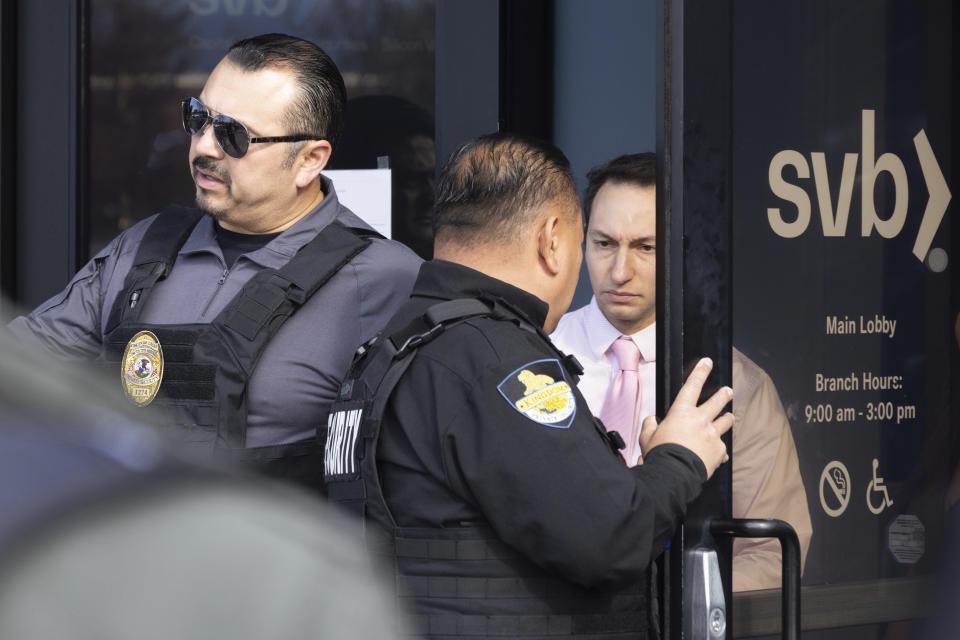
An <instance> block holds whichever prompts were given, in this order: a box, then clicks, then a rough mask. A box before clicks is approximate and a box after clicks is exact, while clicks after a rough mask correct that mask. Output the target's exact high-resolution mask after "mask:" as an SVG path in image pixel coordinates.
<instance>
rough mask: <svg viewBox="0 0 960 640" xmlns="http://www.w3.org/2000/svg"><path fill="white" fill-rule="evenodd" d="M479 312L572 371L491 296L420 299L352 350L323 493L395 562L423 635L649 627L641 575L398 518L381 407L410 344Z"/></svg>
mask: <svg viewBox="0 0 960 640" xmlns="http://www.w3.org/2000/svg"><path fill="white" fill-rule="evenodd" d="M477 317H491V318H494V319H497V320H502V321H505V322H512V323H514V324H516V325H517V326H518V328H520V329H522V330H526V331H531V332H533V333H536V334H538V335H540V336H542V337H543V339H544V341H545V343H546V344H547V345H549V347H550V348H551V349H552V350H554V351H555V352H556V354H557V356H558V358H560V362H561V363H563V366H564V368H565V369H566V370H567V372H568V373H570V374H572V376H571V378H572V379H573V380H576V379H577V377H578V376H579V374H580V373H582V371H583V370H582V368H580V365H579V363H577V362H576V359H575V358H573V357H571V356H567V355H564V354H563V353H561V352H560V351H558V350H557V349H556V348H555V347H554V346H553V344H552V343H550V341H549V339H547V338H546V336H545V335H544V334H543V332H542V331H541V330H540V329H538V328H536V327H534V326H533V325H531V324H530V323H529V322H528V321H527V320H526V319H525V318H524V317H523V316H522V315H521V314H520V313H519V312H517V311H515V310H514V309H512V308H510V307H508V306H506V305H505V304H503V302H502V301H501V300H497V301H481V300H477V299H461V300H451V301H448V302H442V303H439V304H436V305H434V306H432V307H430V308H429V309H428V310H427V312H426V313H425V314H424V315H423V316H421V317H419V318H417V319H415V320H414V321H413V322H411V323H410V324H409V325H408V326H407V327H406V328H404V329H402V330H400V331H398V332H396V333H394V334H393V335H391V336H388V337H383V336H382V337H380V338H379V339H374V340H373V341H371V342H369V343H368V344H366V345H364V346H363V347H361V348H360V350H359V351H358V352H357V356H356V357H355V359H354V363H353V366H352V367H351V369H350V372H349V373H348V374H347V376H346V378H345V380H344V383H343V386H342V387H341V389H340V394H339V397H338V399H337V402H336V403H334V406H333V409H332V410H331V413H330V417H329V420H328V425H327V440H326V446H325V458H324V463H325V476H324V480H325V482H326V483H327V491H328V495H329V498H330V500H331V501H335V502H338V503H339V504H341V505H342V506H343V507H344V508H345V509H346V510H347V511H348V512H351V513H353V514H355V515H356V516H358V517H359V518H361V519H362V520H361V522H364V523H366V526H365V531H364V534H365V537H366V541H367V544H368V546H369V547H370V548H371V550H372V552H373V553H374V555H377V556H380V557H381V558H386V563H387V566H392V567H393V568H394V571H395V574H396V575H395V577H396V580H395V583H396V595H397V597H398V599H399V601H400V605H401V606H402V607H404V608H405V609H406V610H408V611H410V612H412V614H413V616H414V623H415V626H416V627H417V628H418V629H419V631H420V633H421V634H423V635H424V636H426V637H428V638H433V639H435V640H436V639H444V638H460V637H479V638H484V637H497V638H544V637H553V636H558V637H559V636H562V637H572V638H578V639H581V640H593V639H596V640H600V639H604V640H609V639H610V638H652V637H657V635H658V634H657V632H656V628H657V625H656V613H655V611H654V609H655V601H654V599H653V597H652V596H651V593H652V592H651V581H650V580H649V579H644V580H641V581H640V582H639V584H638V585H636V586H635V587H633V588H628V589H616V590H612V589H611V590H602V589H586V588H583V587H580V586H578V585H576V584H574V583H572V582H569V581H567V580H564V579H562V578H560V577H558V576H557V575H555V574H553V573H550V572H547V571H546V570H544V569H542V568H541V567H539V566H538V565H536V564H534V563H533V562H531V561H530V560H528V559H526V558H525V557H523V556H521V555H520V554H519V553H518V552H517V551H515V550H514V549H512V548H511V547H509V546H508V545H507V544H505V543H504V542H502V541H501V540H499V539H498V538H497V536H496V534H495V533H494V532H493V531H492V529H491V528H490V527H489V526H485V525H480V526H465V527H454V528H443V529H441V528H413V527H400V526H398V525H397V524H396V521H395V520H394V518H393V515H392V514H391V513H390V509H389V508H388V506H387V504H386V501H385V499H384V497H383V491H382V489H381V487H380V481H379V475H378V473H377V468H376V457H377V456H376V452H377V442H378V440H379V437H380V425H381V421H382V419H383V413H384V409H385V408H386V405H387V403H388V401H389V399H390V396H391V394H392V392H393V389H394V388H395V387H396V385H397V383H398V382H399V380H400V378H401V377H402V376H403V374H404V372H405V371H406V370H407V368H408V367H409V366H410V364H411V363H412V362H413V360H414V358H415V357H416V353H417V350H418V349H419V348H420V347H422V346H423V345H424V344H427V343H428V342H430V341H431V340H433V339H434V338H435V337H436V336H437V335H439V334H440V333H441V332H443V331H446V330H449V329H450V328H451V327H453V326H454V325H456V324H458V323H460V322H463V321H465V320H468V319H471V318H477ZM595 424H596V426H597V430H598V432H600V434H601V436H602V437H604V438H605V439H606V440H607V441H608V442H609V443H610V446H611V447H612V448H614V449H618V448H622V447H623V441H622V440H621V439H619V435H618V434H616V432H612V433H609V434H608V432H607V431H606V429H604V428H603V426H602V424H600V423H599V421H595ZM583 543H584V545H589V544H591V542H590V541H589V540H584V541H583Z"/></svg>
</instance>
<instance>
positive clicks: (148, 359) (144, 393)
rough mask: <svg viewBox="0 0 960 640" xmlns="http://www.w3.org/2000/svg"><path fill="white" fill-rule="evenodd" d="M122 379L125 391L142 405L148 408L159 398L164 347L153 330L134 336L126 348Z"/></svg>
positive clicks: (132, 399)
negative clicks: (162, 347)
mask: <svg viewBox="0 0 960 640" xmlns="http://www.w3.org/2000/svg"><path fill="white" fill-rule="evenodd" d="M122 362H123V365H122V366H123V368H122V369H121V371H120V379H121V381H122V383H123V392H124V394H125V395H126V396H127V398H129V399H130V401H131V402H132V403H133V404H135V405H137V406H138V407H145V406H147V405H148V404H150V403H151V402H153V399H154V398H155V397H157V391H159V390H160V382H161V381H162V380H163V349H161V348H160V341H159V340H158V339H157V336H155V335H154V334H153V333H151V332H150V331H141V332H140V333H138V334H137V335H135V336H133V337H132V338H130V342H128V343H127V347H126V348H125V349H124V350H123V360H122Z"/></svg>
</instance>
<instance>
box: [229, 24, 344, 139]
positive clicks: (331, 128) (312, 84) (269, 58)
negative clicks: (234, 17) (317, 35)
mask: <svg viewBox="0 0 960 640" xmlns="http://www.w3.org/2000/svg"><path fill="white" fill-rule="evenodd" d="M227 59H228V60H230V62H232V63H233V64H235V65H237V66H239V67H240V68H242V69H244V70H246V71H259V70H260V69H264V68H270V67H276V68H280V69H284V70H287V71H290V72H291V73H293V75H294V77H295V78H296V79H297V83H298V84H299V85H300V97H299V98H298V99H297V100H295V101H294V103H293V105H291V107H290V110H289V111H288V112H287V113H286V114H285V116H284V122H285V124H286V125H287V126H288V127H290V129H291V130H290V131H289V132H288V133H289V134H290V135H295V134H308V135H316V136H317V137H319V138H322V139H324V140H327V141H328V142H329V143H330V145H331V146H332V147H336V146H337V141H338V140H339V139H340V133H341V132H342V131H343V110H344V105H345V104H346V102H347V88H346V86H344V84H343V76H341V75H340V70H339V69H338V68H337V65H336V64H335V63H334V62H333V60H332V59H331V58H330V56H328V55H327V54H326V52H325V51H324V50H323V49H321V48H320V47H318V46H317V45H315V44H313V43H312V42H309V41H307V40H302V39H300V38H295V37H293V36H288V35H286V34H283V33H267V34H264V35H260V36H254V37H252V38H246V39H244V40H240V41H238V42H236V43H234V44H233V45H232V46H231V47H230V50H229V51H228V52H227Z"/></svg>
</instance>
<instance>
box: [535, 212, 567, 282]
mask: <svg viewBox="0 0 960 640" xmlns="http://www.w3.org/2000/svg"><path fill="white" fill-rule="evenodd" d="M560 227H561V225H560V218H559V217H558V216H555V215H548V216H544V217H543V218H541V219H540V223H539V225H538V228H537V251H539V253H540V263H541V264H543V267H544V268H545V269H546V270H547V271H548V272H549V273H550V274H551V275H556V274H558V273H560V255H559V254H560Z"/></svg>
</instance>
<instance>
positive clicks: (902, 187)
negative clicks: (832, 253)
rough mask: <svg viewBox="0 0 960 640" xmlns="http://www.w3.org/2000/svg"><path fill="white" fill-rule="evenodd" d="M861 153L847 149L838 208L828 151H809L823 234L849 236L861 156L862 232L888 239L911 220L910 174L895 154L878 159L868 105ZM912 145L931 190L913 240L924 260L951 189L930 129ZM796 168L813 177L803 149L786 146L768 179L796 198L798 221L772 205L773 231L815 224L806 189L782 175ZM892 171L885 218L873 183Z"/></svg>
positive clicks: (791, 234)
mask: <svg viewBox="0 0 960 640" xmlns="http://www.w3.org/2000/svg"><path fill="white" fill-rule="evenodd" d="M861 131H862V135H861V153H860V154H859V156H858V154H856V153H845V154H844V157H843V167H842V173H841V177H840V190H839V195H838V197H837V206H836V209H834V207H833V202H832V199H831V189H830V184H829V180H828V177H827V160H826V154H825V153H823V152H820V151H814V152H812V153H811V154H810V161H811V163H812V164H813V179H814V185H815V186H816V191H817V204H818V205H819V209H820V221H821V225H822V227H823V235H824V236H845V235H846V234H847V222H848V219H849V216H850V203H851V200H852V198H853V186H854V182H855V179H856V171H857V164H858V160H859V161H860V162H861V170H860V171H861V180H860V203H861V204H860V234H861V235H862V236H863V237H865V238H866V237H869V236H870V235H871V234H872V233H873V231H874V229H876V231H877V233H879V234H880V235H881V236H883V237H884V238H893V237H895V236H897V235H898V234H899V233H900V232H901V231H902V230H903V226H904V224H905V223H906V220H907V204H908V202H909V195H910V193H909V187H908V186H907V172H906V169H905V167H904V164H903V161H902V160H901V159H900V157H899V156H897V155H896V154H893V153H884V154H882V155H881V156H880V157H879V158H878V157H876V148H875V133H874V111H873V110H872V109H864V110H863V112H862V128H861ZM913 145H914V147H915V149H916V151H917V159H918V160H919V161H920V169H921V170H922V171H923V179H924V182H925V183H926V186H927V191H928V192H929V198H928V200H927V206H926V208H925V209H924V212H923V219H922V220H921V222H920V230H919V231H918V232H917V237H916V240H915V241H914V243H913V255H915V256H916V257H917V259H918V260H920V261H923V260H924V259H925V258H926V257H927V252H928V251H930V245H931V244H932V243H933V237H934V236H935V235H936V233H937V229H939V228H940V223H941V222H942V221H943V217H944V214H945V213H946V211H947V205H948V204H949V203H950V198H951V195H950V189H949V187H948V186H947V181H946V180H945V179H944V177H943V171H942V170H941V169H940V165H939V163H938V162H937V158H936V156H934V155H933V149H932V148H931V147H930V141H929V140H927V134H926V132H925V131H924V130H923V129H921V130H920V132H919V133H917V135H915V136H914V137H913ZM788 165H789V166H792V167H793V168H794V169H795V170H796V172H797V178H798V179H801V180H805V179H808V178H809V177H810V165H809V164H808V163H807V159H806V158H805V157H804V156H803V154H801V153H800V152H799V151H794V150H793V149H784V150H783V151H780V152H779V153H777V154H776V155H775V156H773V159H772V160H771V161H770V168H769V171H768V177H769V181H770V190H771V191H772V192H773V194H774V195H775V196H777V197H779V198H783V199H784V200H787V201H789V202H792V203H793V204H794V205H795V206H796V207H797V217H796V219H795V220H792V221H790V222H787V221H786V220H784V216H783V215H782V214H781V212H780V209H779V208H778V207H770V208H768V209H767V220H768V221H769V222H770V228H771V229H773V232H774V233H776V234H777V235H778V236H780V237H782V238H796V237H797V236H799V235H801V234H802V233H803V232H805V231H806V230H807V227H808V226H809V224H810V208H811V207H810V197H809V195H808V194H807V191H806V190H804V189H803V188H802V187H800V186H798V185H796V184H791V183H789V182H787V181H786V180H785V179H784V177H783V169H784V168H785V167H786V166H788ZM884 172H886V173H888V174H889V175H890V178H892V180H893V185H894V205H893V212H892V213H891V214H890V215H889V217H886V218H884V217H881V215H880V213H879V212H878V211H877V208H876V204H875V203H874V187H875V186H876V180H877V177H878V176H879V175H880V174H881V173H884Z"/></svg>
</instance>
